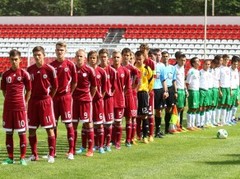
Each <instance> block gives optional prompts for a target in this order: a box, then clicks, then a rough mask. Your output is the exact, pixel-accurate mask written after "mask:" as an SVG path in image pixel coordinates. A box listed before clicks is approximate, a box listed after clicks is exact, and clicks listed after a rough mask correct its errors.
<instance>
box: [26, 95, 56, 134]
mask: <svg viewBox="0 0 240 179" xmlns="http://www.w3.org/2000/svg"><path fill="white" fill-rule="evenodd" d="M39 125H41V126H42V127H43V128H53V127H55V126H56V123H55V117H54V112H53V102H52V98H50V97H49V98H47V99H43V100H35V99H30V100H29V102H28V127H29V128H30V129H37V128H38V126H39Z"/></svg>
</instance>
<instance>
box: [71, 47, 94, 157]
mask: <svg viewBox="0 0 240 179" xmlns="http://www.w3.org/2000/svg"><path fill="white" fill-rule="evenodd" d="M85 58H86V53H85V51H84V50H82V49H79V50H78V51H77V52H76V56H75V61H76V69H77V74H78V83H77V87H76V89H75V90H74V92H73V95H72V96H73V127H74V150H75V148H76V142H77V127H78V123H79V121H80V122H82V123H83V126H82V132H81V136H82V146H81V147H80V149H79V150H78V151H77V152H76V153H82V152H84V151H85V150H86V148H87V143H88V151H87V153H86V156H87V157H92V156H93V145H94V131H93V121H92V98H93V96H94V95H95V93H96V90H97V86H96V78H95V72H94V70H93V69H92V68H91V67H90V66H88V65H86V63H85V60H86V59H85Z"/></svg>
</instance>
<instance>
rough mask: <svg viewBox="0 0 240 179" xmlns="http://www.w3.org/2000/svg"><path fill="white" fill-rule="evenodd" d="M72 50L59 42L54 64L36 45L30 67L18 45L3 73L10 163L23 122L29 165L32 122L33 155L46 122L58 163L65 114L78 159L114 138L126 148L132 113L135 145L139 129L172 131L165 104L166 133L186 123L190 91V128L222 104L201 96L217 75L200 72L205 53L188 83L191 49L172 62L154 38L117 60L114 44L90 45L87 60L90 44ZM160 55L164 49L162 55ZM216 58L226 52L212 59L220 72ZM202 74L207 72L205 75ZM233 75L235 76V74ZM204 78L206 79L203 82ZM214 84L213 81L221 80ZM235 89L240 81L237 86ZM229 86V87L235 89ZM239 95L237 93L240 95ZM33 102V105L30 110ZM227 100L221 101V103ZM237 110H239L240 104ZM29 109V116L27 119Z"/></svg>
mask: <svg viewBox="0 0 240 179" xmlns="http://www.w3.org/2000/svg"><path fill="white" fill-rule="evenodd" d="M66 50H67V46H66V44H65V43H64V42H58V43H57V44H56V56H57V58H56V60H54V61H53V62H52V63H51V64H50V65H48V64H45V62H44V57H45V51H44V49H43V47H41V46H37V47H35V48H34V49H33V57H34V59H35V62H36V63H35V64H34V65H32V66H30V67H28V69H27V71H28V73H27V72H26V71H24V70H22V69H20V67H19V63H20V61H21V58H20V56H21V54H20V52H19V51H17V50H12V51H11V52H10V62H11V64H12V67H11V69H10V70H8V71H6V72H4V73H3V75H2V80H1V89H2V91H3V94H4V96H5V103H4V112H3V127H4V129H5V130H6V146H7V151H8V158H7V159H6V160H5V161H4V162H3V164H11V163H13V162H14V160H13V159H14V156H13V130H16V131H17V132H18V133H19V137H20V148H21V150H20V151H21V152H20V153H21V156H20V163H21V164H22V165H26V161H25V154H26V144H27V142H26V129H27V126H28V128H29V143H30V146H31V152H32V156H31V157H30V160H32V161H36V160H38V159H39V157H38V151H37V136H36V130H37V128H38V127H39V125H41V126H42V127H43V128H45V129H46V132H47V135H48V146H49V154H48V162H49V163H54V161H55V159H54V157H55V156H56V139H57V122H58V118H59V117H60V116H61V120H62V122H63V123H64V124H65V126H66V129H67V139H68V143H69V151H68V153H67V158H68V159H70V160H72V159H74V155H75V154H76V153H82V152H85V151H86V156H89V157H90V156H93V151H94V150H98V152H99V153H101V154H103V153H105V152H106V151H107V152H110V151H111V144H114V145H115V148H116V149H120V148H121V138H122V119H123V117H125V119H126V140H125V145H126V146H127V147H131V145H132V144H135V143H136V140H135V133H136V134H137V138H138V139H139V140H141V139H142V140H143V142H144V143H148V142H149V141H150V142H152V141H153V140H154V138H153V136H154V124H155V137H159V138H162V137H163V135H164V134H163V132H162V131H161V130H160V126H161V116H162V111H163V109H166V110H165V133H175V132H177V131H182V130H184V128H183V127H182V113H183V108H184V106H185V103H186V96H188V99H189V100H188V104H189V110H188V114H187V116H188V117H187V129H188V130H195V129H197V127H199V128H200V127H202V126H203V125H205V124H210V123H209V119H212V118H211V117H210V116H209V115H210V113H209V110H210V109H215V108H216V107H217V106H216V105H215V106H211V103H205V101H207V100H205V98H204V99H202V97H201V94H202V93H204V95H202V96H206V90H207V89H205V86H208V85H206V81H204V80H206V79H208V80H209V79H210V77H209V76H204V75H203V73H204V72H202V70H201V71H200V73H199V71H198V67H199V60H198V59H197V58H193V59H191V61H190V62H191V65H192V69H190V70H189V72H188V75H187V80H186V82H187V85H185V71H184V65H185V62H186V56H185V55H184V54H182V53H181V52H178V53H176V60H177V64H176V65H175V66H173V65H170V64H169V58H170V56H169V53H168V52H166V51H164V52H161V51H160V50H154V51H152V53H149V52H151V51H149V50H150V49H149V47H148V45H147V44H141V45H140V51H137V52H136V53H135V54H133V53H132V52H131V50H130V49H128V48H125V49H123V50H122V52H117V51H114V52H113V53H112V54H111V55H112V64H111V63H109V52H108V50H106V49H101V50H99V52H96V51H90V52H89V53H88V54H87V60H86V59H85V57H86V53H85V51H84V50H81V49H80V50H78V51H77V52H76V56H75V64H74V63H73V62H71V61H69V60H66V59H65V53H66ZM149 55H150V56H149ZM150 57H151V58H150ZM159 57H161V61H160V58H159ZM228 58H229V57H228ZM134 59H135V61H134ZM216 59H218V56H216V58H215V59H214V60H213V62H212V64H213V68H212V70H211V73H214V70H215V69H216V68H217V66H219V63H220V62H218V63H217V62H216V61H217V60H216ZM220 59H221V58H220ZM238 60H239V58H238V59H237V60H235V61H237V62H238ZM235 61H234V60H232V64H235ZM208 62H210V61H209V60H206V61H205V62H204V66H203V67H204V68H203V70H205V71H208V73H209V74H210V72H209V69H208V68H207V67H206V68H205V66H209V64H208ZM237 62H236V63H237ZM110 64H111V65H110ZM214 64H215V66H214ZM235 66H237V64H235ZM232 67H233V65H232ZM228 69H229V68H228ZM235 69H236V68H235ZM233 71H234V69H233ZM235 71H236V70H235ZM219 74H221V70H219ZM229 74H230V73H229ZM202 76H204V77H205V78H204V79H203V78H202ZM213 76H214V75H213ZM223 76H224V79H225V78H226V75H224V74H223ZM230 76H231V75H230ZM237 76H238V75H237ZM220 79H221V76H220V77H219V80H220ZM238 79H239V78H238ZM225 80H229V81H232V79H225ZM201 82H202V85H203V86H201ZM197 83H199V84H197ZM207 84H213V82H210V83H207ZM220 84H221V83H220ZM238 84H239V80H238ZM197 85H198V86H197ZM204 85H205V86H204ZM235 85H236V84H235ZM237 87H238V86H237ZM16 88H18V92H17V95H16V94H15V93H16V91H14V90H16ZM208 88H213V86H210V85H209V86H208ZM24 89H26V92H25V98H23V97H22V94H24ZM187 89H188V90H187ZM197 89H198V90H199V89H200V91H199V92H198V94H196V91H197ZM219 89H222V90H220V94H222V96H224V94H225V92H224V89H225V86H221V88H219ZM231 89H235V88H234V87H231ZM19 90H20V91H19ZM229 90H230V89H229ZM202 91H203V92H202ZM30 93H31V95H30ZM207 94H208V95H207V96H208V99H210V98H211V97H210V96H209V93H207ZM229 94H230V93H229ZM229 94H226V95H227V96H230V95H229ZM231 94H232V92H231ZM199 96H200V100H199ZM196 97H198V98H196ZM29 98H30V99H29ZM233 100H235V101H236V99H233ZM198 101H200V108H199V105H198V104H196V103H197V102H198ZM27 102H28V111H27V114H26V112H25V109H26V103H27ZM191 102H192V103H191ZM222 103H223V102H222ZM222 103H217V104H222ZM233 103H234V102H232V103H231V104H229V106H228V107H227V108H224V107H223V108H221V109H219V110H222V111H229V109H231V110H233V106H235V105H233ZM19 104H21V107H19ZM175 104H177V107H178V111H179V116H180V127H179V128H174V127H172V125H171V122H170V120H171V115H172V108H173V106H174V105H175ZM206 104H208V106H206ZM224 104H225V103H224ZM14 106H15V107H14ZM209 106H210V107H209ZM214 107H215V108H214ZM219 107H221V106H220V105H219ZM230 107H231V108H230ZM154 109H155V112H154ZM208 109H209V110H208ZM234 109H235V108H234ZM235 110H236V109H235ZM212 111H213V110H212ZM195 113H197V114H198V113H199V116H200V119H198V118H197V120H196V122H195V116H197V115H196V114H195ZM212 113H213V112H212ZM212 113H211V114H212ZM154 114H155V117H154ZM223 114H225V116H228V115H230V114H228V112H225V113H224V112H223ZM231 115H234V112H233V113H231ZM26 116H27V117H28V122H27V121H26V120H25V119H26ZM193 116H194V117H193ZM202 116H206V117H205V118H206V119H207V120H206V122H203V119H202ZM154 119H155V121H154ZM227 119H228V118H227V117H226V120H225V118H222V121H224V122H222V123H221V124H223V125H224V124H226V123H227V124H229V125H230V123H229V120H227ZM80 121H81V122H83V127H82V130H81V138H82V145H81V147H80V149H79V150H77V151H75V149H76V143H77V128H78V124H79V122H80ZM199 121H200V122H199ZM218 121H219V120H218V119H214V120H213V121H211V124H212V125H217V124H218V123H219V122H218ZM195 124H196V125H197V127H196V126H195Z"/></svg>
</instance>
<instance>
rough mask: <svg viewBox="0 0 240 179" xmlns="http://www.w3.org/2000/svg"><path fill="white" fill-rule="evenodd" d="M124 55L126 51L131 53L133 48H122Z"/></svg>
mask: <svg viewBox="0 0 240 179" xmlns="http://www.w3.org/2000/svg"><path fill="white" fill-rule="evenodd" d="M121 53H122V55H123V54H124V53H131V50H130V48H124V49H122V52H121Z"/></svg>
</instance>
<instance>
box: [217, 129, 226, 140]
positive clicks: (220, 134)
mask: <svg viewBox="0 0 240 179" xmlns="http://www.w3.org/2000/svg"><path fill="white" fill-rule="evenodd" d="M227 137H228V132H227V131H226V130H225V129H219V130H218V132H217V138H218V139H226V138H227Z"/></svg>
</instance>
